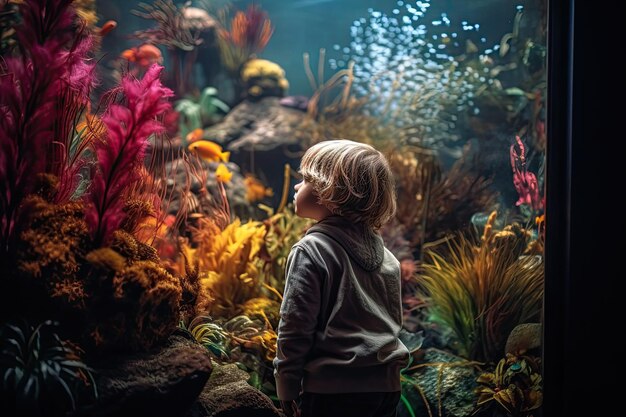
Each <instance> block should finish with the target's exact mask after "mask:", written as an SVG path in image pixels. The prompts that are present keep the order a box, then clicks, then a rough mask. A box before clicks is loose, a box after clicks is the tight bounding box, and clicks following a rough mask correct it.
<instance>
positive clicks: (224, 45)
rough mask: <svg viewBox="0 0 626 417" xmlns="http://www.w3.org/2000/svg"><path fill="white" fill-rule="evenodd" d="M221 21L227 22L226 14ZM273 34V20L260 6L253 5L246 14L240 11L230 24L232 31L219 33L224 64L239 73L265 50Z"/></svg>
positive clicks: (222, 30) (224, 30)
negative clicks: (247, 63)
mask: <svg viewBox="0 0 626 417" xmlns="http://www.w3.org/2000/svg"><path fill="white" fill-rule="evenodd" d="M220 20H222V21H225V20H226V18H225V16H224V14H222V16H221V19H220ZM226 26H227V25H226V24H224V27H226ZM273 33H274V27H273V26H272V22H271V20H270V19H269V18H268V16H267V13H266V12H264V11H263V10H261V8H260V7H259V6H257V5H251V6H249V7H248V9H247V10H246V11H245V12H243V11H238V12H237V13H236V14H235V17H233V18H232V20H231V22H230V30H227V29H221V30H220V31H219V41H220V51H221V56H222V63H223V64H224V66H226V68H228V69H229V70H230V71H232V72H233V73H238V71H239V70H240V69H241V66H242V65H243V64H244V63H245V62H246V61H247V60H248V59H250V58H251V57H252V56H253V55H254V54H257V53H259V52H261V51H262V50H263V49H264V48H265V46H266V45H267V43H268V42H269V40H270V38H271V37H272V34H273Z"/></svg>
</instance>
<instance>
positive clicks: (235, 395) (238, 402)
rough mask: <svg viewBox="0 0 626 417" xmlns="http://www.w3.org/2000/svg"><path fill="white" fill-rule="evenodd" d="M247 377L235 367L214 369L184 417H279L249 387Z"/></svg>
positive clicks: (259, 393)
mask: <svg viewBox="0 0 626 417" xmlns="http://www.w3.org/2000/svg"><path fill="white" fill-rule="evenodd" d="M248 377H249V376H248V374H247V373H246V372H245V371H243V370H241V369H239V368H238V367H237V365H235V364H227V365H223V366H219V365H215V368H214V370H213V373H212V374H211V378H210V379H209V381H208V382H207V384H206V386H205V387H204V390H203V391H202V393H201V394H200V397H199V398H198V401H196V403H195V404H194V405H193V406H192V408H191V409H190V410H189V412H188V413H187V414H185V417H277V416H282V414H281V412H280V411H279V410H278V409H277V408H276V407H275V406H274V403H272V400H271V399H270V398H269V397H268V396H267V395H265V394H263V393H262V392H261V391H259V390H257V389H256V388H254V387H252V386H251V385H249V384H248V383H247V382H246V381H247V380H248Z"/></svg>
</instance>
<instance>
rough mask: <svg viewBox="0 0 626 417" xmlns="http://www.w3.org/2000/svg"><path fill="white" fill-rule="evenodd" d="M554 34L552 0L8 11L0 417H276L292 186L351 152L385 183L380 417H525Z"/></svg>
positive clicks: (296, 233) (530, 387)
mask: <svg viewBox="0 0 626 417" xmlns="http://www.w3.org/2000/svg"><path fill="white" fill-rule="evenodd" d="M546 27H547V1H546V0H475V1H462V0H430V1H426V0H424V1H404V0H398V1H392V0H384V1H383V0H335V1H331V0H291V1H280V0H264V1H243V0H237V1H227V0H193V1H178V0H176V1H175V0H155V1H144V2H140V1H135V0H124V1H122V0H106V1H105V0H0V34H1V36H0V53H1V55H2V59H1V60H0V113H1V114H0V270H1V273H0V384H1V390H0V409H1V410H2V415H7V416H8V415H37V416H44V415H45V416H47V415H55V416H57V415H59V416H61V415H63V416H67V415H71V416H117V415H131V413H132V414H139V415H153V416H171V415H177V416H221V415H224V416H226V415H246V416H257V415H258V416H280V415H282V414H281V410H280V407H281V404H280V402H279V400H278V397H277V394H276V386H275V379H274V375H273V367H272V360H273V359H274V357H275V356H276V339H277V334H276V329H277V325H278V321H279V308H280V304H281V300H282V294H283V291H284V288H285V264H286V260H287V256H288V254H289V251H290V249H291V247H292V246H293V245H294V244H295V243H296V242H297V241H298V240H299V239H300V238H301V237H302V236H303V235H304V233H305V232H306V231H307V229H308V228H309V227H310V226H311V225H312V224H313V221H312V220H309V219H303V218H299V217H298V216H296V214H295V212H294V207H293V196H294V189H293V186H294V184H296V183H297V182H299V181H300V180H301V178H300V174H299V164H300V159H301V156H302V155H303V153H304V152H305V151H306V150H307V149H308V148H310V147H311V146H313V145H314V144H316V143H318V142H320V141H324V140H328V139H335V138H345V139H350V140H353V141H357V142H363V143H367V144H370V145H372V146H373V147H375V148H376V149H378V150H379V151H381V152H382V153H383V154H384V155H385V156H386V157H387V159H388V161H389V164H390V167H391V169H392V171H393V173H394V176H395V182H396V190H395V191H396V195H397V212H396V214H395V216H394V218H393V219H392V220H391V221H390V222H389V223H387V224H386V225H385V226H384V227H383V228H382V229H381V230H380V234H381V236H382V238H383V240H384V242H385V245H386V246H387V248H389V250H390V251H391V252H392V253H393V254H394V255H395V257H396V258H397V259H398V261H399V262H400V265H401V274H402V304H403V309H404V316H403V329H402V332H401V339H402V341H403V342H404V344H405V345H406V346H407V348H408V349H409V351H410V353H411V361H410V364H409V365H408V366H407V367H406V368H405V369H403V370H402V373H401V382H402V393H401V399H400V402H399V404H398V409H397V413H398V416H402V417H415V416H450V417H466V416H481V417H492V416H493V417H496V416H497V417H499V416H515V417H517V416H525V417H530V416H534V417H537V416H540V415H541V407H542V400H543V390H542V361H541V360H542V357H541V348H542V346H541V341H542V305H543V283H544V249H543V248H544V231H545V225H546V221H547V220H546V215H545V212H544V208H545V198H544V187H545V182H546V178H545V175H544V173H545V160H546V115H545V105H546V78H547V77H546V74H547V73H546V55H547V54H546V51H547V44H546ZM5 412H6V414H5Z"/></svg>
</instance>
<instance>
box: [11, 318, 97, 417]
mask: <svg viewBox="0 0 626 417" xmlns="http://www.w3.org/2000/svg"><path fill="white" fill-rule="evenodd" d="M55 327H58V323H56V322H52V321H45V322H43V323H41V324H39V325H38V326H37V327H33V326H32V325H29V324H27V323H21V324H9V323H7V324H5V325H4V327H3V328H2V329H0V378H1V381H0V383H1V387H2V390H1V391H0V404H1V405H2V409H3V410H4V411H7V412H8V413H9V414H11V415H65V413H66V412H69V411H73V410H75V409H76V407H77V405H79V403H80V402H82V401H87V398H86V397H84V396H83V394H85V393H86V391H89V392H90V393H91V397H92V398H93V399H97V397H98V391H97V388H96V383H95V381H94V378H93V375H92V372H91V369H90V368H89V367H88V366H87V365H85V364H84V363H83V362H82V361H81V360H80V357H79V355H78V354H77V351H76V350H75V349H74V348H73V347H72V346H71V344H69V343H67V342H63V341H62V340H61V339H60V338H59V336H58V335H57V333H55Z"/></svg>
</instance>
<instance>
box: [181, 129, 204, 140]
mask: <svg viewBox="0 0 626 417" xmlns="http://www.w3.org/2000/svg"><path fill="white" fill-rule="evenodd" d="M203 134H204V130H202V129H200V128H198V129H194V130H192V131H191V132H189V133H187V136H185V140H186V141H187V143H192V142H196V141H198V140H202V135H203Z"/></svg>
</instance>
